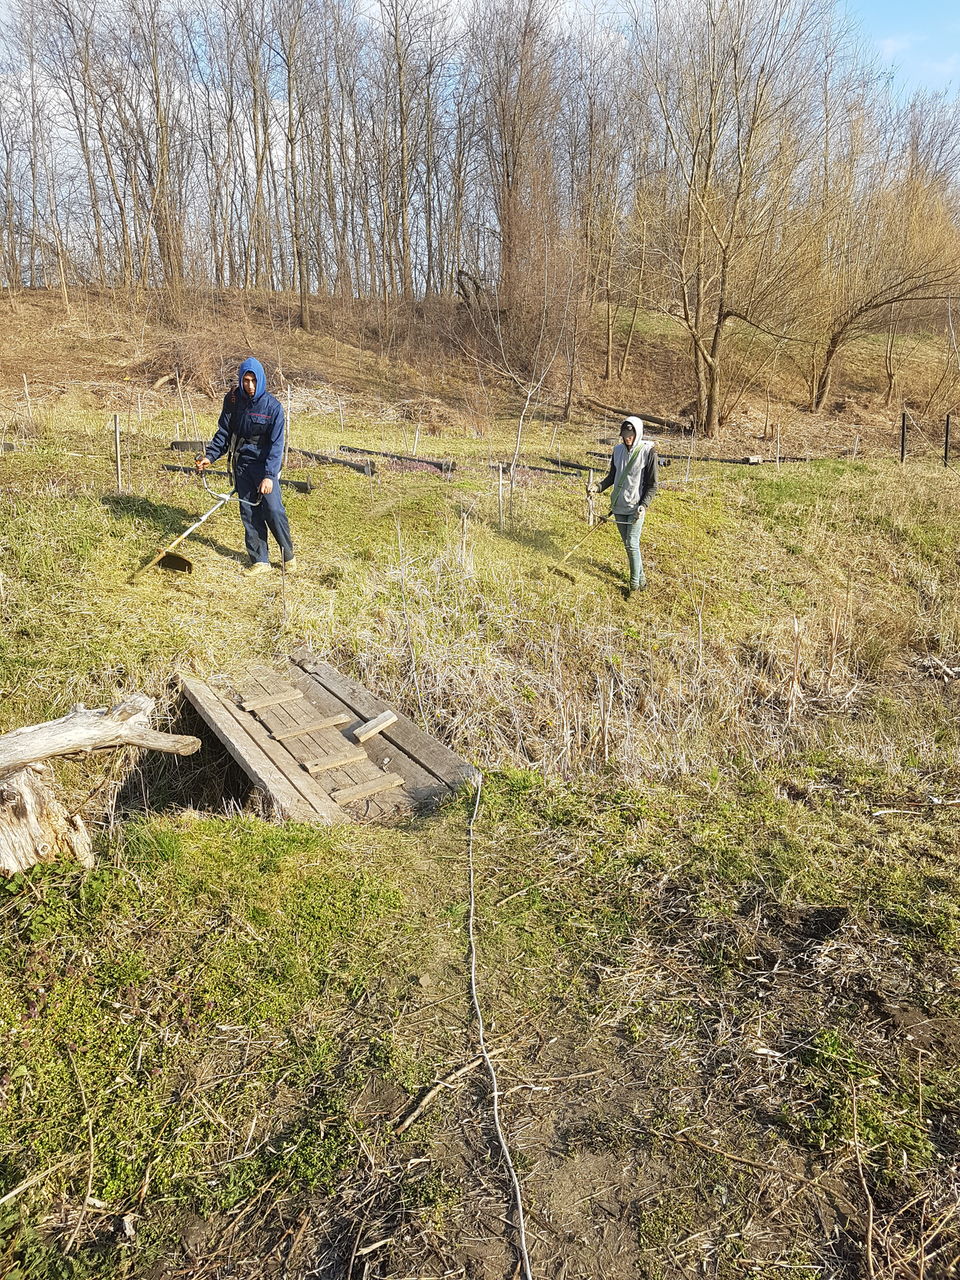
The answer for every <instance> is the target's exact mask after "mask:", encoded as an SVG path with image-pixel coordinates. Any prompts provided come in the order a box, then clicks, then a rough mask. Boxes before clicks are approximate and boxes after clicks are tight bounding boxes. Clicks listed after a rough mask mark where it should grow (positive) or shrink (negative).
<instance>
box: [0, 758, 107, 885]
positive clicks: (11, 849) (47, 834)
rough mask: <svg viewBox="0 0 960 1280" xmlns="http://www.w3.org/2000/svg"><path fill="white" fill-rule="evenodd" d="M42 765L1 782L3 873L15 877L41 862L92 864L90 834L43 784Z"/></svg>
mask: <svg viewBox="0 0 960 1280" xmlns="http://www.w3.org/2000/svg"><path fill="white" fill-rule="evenodd" d="M45 772H46V770H45V769H44V767H43V765H36V764H35V765H31V766H30V767H29V768H27V769H21V770H20V771H19V772H18V773H12V774H10V775H9V776H8V777H6V778H4V779H3V781H2V782H0V875H5V876H15V875H19V873H20V872H21V871H26V870H28V868H30V867H32V866H35V865H36V864H37V863H38V862H54V861H56V859H57V858H59V857H63V856H64V855H66V856H68V857H73V858H76V859H77V861H78V862H79V863H81V865H82V866H84V867H92V866H93V850H92V847H91V844H90V836H89V835H88V834H87V829H86V827H85V826H84V825H83V821H82V819H81V818H79V817H77V816H76V815H75V814H69V813H67V811H66V810H65V809H64V807H63V805H62V804H60V802H59V801H58V800H57V799H56V798H55V797H54V796H53V795H52V794H51V793H50V792H49V791H48V790H47V788H46V787H45V786H44V784H43V782H42V780H41V775H42V774H43V773H45Z"/></svg>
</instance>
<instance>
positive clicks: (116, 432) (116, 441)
mask: <svg viewBox="0 0 960 1280" xmlns="http://www.w3.org/2000/svg"><path fill="white" fill-rule="evenodd" d="M113 454H114V457H115V458H116V460H117V493H122V492H123V475H122V474H121V471H120V415H119V413H115V414H114V415H113Z"/></svg>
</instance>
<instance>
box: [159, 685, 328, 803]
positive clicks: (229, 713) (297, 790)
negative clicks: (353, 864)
mask: <svg viewBox="0 0 960 1280" xmlns="http://www.w3.org/2000/svg"><path fill="white" fill-rule="evenodd" d="M179 682H180V688H181V689H182V690H183V693H184V696H185V697H186V698H187V700H188V701H189V702H190V704H191V706H193V707H194V709H195V710H196V711H197V713H198V714H199V715H200V717H201V719H202V720H203V721H204V723H205V724H207V725H209V727H210V728H211V729H212V730H213V732H214V734H215V735H216V736H217V738H218V739H219V740H220V742H222V743H223V745H224V746H225V747H226V749H227V750H228V751H229V752H230V755H231V756H232V757H233V758H234V760H236V762H237V764H238V765H240V767H241V769H243V771H244V772H245V773H246V774H247V776H248V777H249V778H250V780H251V781H252V782H253V784H254V786H256V787H257V788H258V789H259V790H261V791H263V792H264V793H265V794H266V795H268V796H269V797H270V799H271V801H272V802H273V804H274V806H275V807H276V810H277V813H278V814H279V815H280V816H282V817H285V818H291V819H294V820H297V821H305V822H316V821H317V820H318V819H320V820H323V821H324V822H329V823H335V822H346V821H347V820H348V819H347V815H346V814H345V813H344V812H343V810H342V809H340V808H339V807H338V806H337V805H336V804H334V802H333V801H332V800H330V798H329V796H327V795H326V793H325V792H323V791H321V789H320V788H319V787H318V786H317V785H316V784H315V783H313V785H312V787H311V788H308V789H306V791H305V789H304V788H302V787H300V786H295V785H294V783H293V782H292V781H291V780H290V778H289V777H288V776H287V771H286V770H285V769H284V767H283V766H282V764H278V762H277V761H276V759H274V758H272V757H271V755H270V754H268V753H267V752H266V751H265V750H264V749H263V747H262V744H260V743H258V742H257V741H256V740H255V738H254V737H253V736H252V735H251V733H250V732H249V731H248V726H247V725H245V724H244V723H243V722H242V721H241V720H240V719H239V718H238V717H239V716H241V715H242V714H243V713H242V712H240V711H239V709H238V708H236V707H231V706H230V705H228V703H227V702H225V701H224V700H223V699H222V698H221V697H220V696H219V694H217V693H216V692H215V691H214V690H213V689H211V688H210V686H209V685H208V684H205V683H204V682H203V681H202V680H198V679H196V677H194V676H188V675H186V674H185V673H183V672H181V673H180V675H179ZM246 719H247V720H248V721H249V723H250V724H251V725H255V724H256V722H255V721H254V720H253V718H252V717H246ZM266 736H267V737H268V741H269V736H268V735H266ZM291 763H293V762H292V761H291ZM307 782H308V783H310V782H312V779H310V778H309V777H308V778H307Z"/></svg>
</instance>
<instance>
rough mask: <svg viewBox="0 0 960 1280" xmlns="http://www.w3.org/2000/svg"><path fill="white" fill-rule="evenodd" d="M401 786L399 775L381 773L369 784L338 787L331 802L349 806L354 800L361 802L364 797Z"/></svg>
mask: <svg viewBox="0 0 960 1280" xmlns="http://www.w3.org/2000/svg"><path fill="white" fill-rule="evenodd" d="M402 786H403V779H402V778H401V777H400V775H399V773H382V774H381V775H380V777H379V778H373V779H372V780H371V781H370V782H361V783H358V785H357V786H355V787H338V788H337V790H336V791H334V792H332V793H331V796H330V798H331V800H334V801H335V802H336V803H337V804H350V803H351V802H352V801H354V800H362V799H363V798H364V797H365V796H372V795H376V794H377V793H378V792H380V791H392V790H394V788H396V787H402Z"/></svg>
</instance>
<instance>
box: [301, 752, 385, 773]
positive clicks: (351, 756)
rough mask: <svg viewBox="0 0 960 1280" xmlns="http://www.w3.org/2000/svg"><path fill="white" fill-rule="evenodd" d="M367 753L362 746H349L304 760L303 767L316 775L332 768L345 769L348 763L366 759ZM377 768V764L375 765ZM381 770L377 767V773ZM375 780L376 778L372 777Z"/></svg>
mask: <svg viewBox="0 0 960 1280" xmlns="http://www.w3.org/2000/svg"><path fill="white" fill-rule="evenodd" d="M366 758H367V753H366V752H365V751H364V750H363V748H362V747H353V748H352V749H351V748H350V747H347V748H346V749H345V750H343V751H331V752H328V753H327V754H326V755H322V756H317V757H315V758H313V759H310V760H305V761H303V767H304V769H306V771H307V773H310V774H313V775H314V776H316V775H317V774H318V773H329V772H330V770H331V769H345V768H346V767H347V765H348V764H358V763H359V762H360V761H361V760H366ZM374 768H376V765H374ZM379 772H380V770H379V769H377V773H379ZM371 781H374V779H371Z"/></svg>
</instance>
